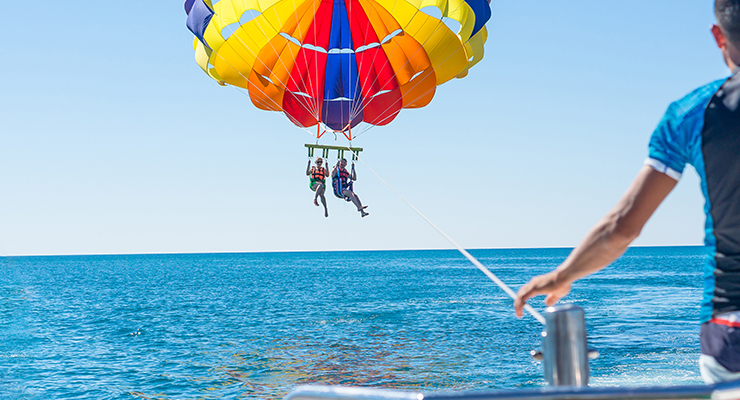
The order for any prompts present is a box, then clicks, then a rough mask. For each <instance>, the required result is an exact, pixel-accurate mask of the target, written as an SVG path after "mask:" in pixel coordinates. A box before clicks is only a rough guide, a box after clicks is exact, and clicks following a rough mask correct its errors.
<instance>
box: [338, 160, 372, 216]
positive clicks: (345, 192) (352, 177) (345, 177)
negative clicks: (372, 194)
mask: <svg viewBox="0 0 740 400" xmlns="http://www.w3.org/2000/svg"><path fill="white" fill-rule="evenodd" d="M356 180H357V174H356V173H355V164H354V163H353V164H352V173H349V172H347V160H346V159H344V158H343V159H341V160H339V161H337V165H335V166H334V168H333V169H332V171H331V183H332V187H333V188H334V195H335V196H337V197H339V198H340V199H344V200H346V201H351V202H352V203H354V205H355V206H356V207H357V211H359V212H360V215H361V216H363V217H366V216H368V215H370V213H368V212H365V209H366V208H367V206H363V205H362V202H360V198H359V197H358V196H357V195H356V194H355V192H354V191H353V190H352V182H353V181H356Z"/></svg>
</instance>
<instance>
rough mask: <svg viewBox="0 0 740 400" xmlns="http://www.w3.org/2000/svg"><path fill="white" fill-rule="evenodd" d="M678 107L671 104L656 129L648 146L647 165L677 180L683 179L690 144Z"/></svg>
mask: <svg viewBox="0 0 740 400" xmlns="http://www.w3.org/2000/svg"><path fill="white" fill-rule="evenodd" d="M677 108H678V105H677V104H676V103H673V104H671V105H670V106H669V107H668V110H667V111H666V113H665V115H664V116H663V119H662V120H661V121H660V123H659V124H658V127H657V128H655V131H654V132H653V134H652V136H651V137H650V144H649V145H648V158H647V159H646V160H645V164H646V165H649V166H651V167H652V168H653V169H655V170H656V171H658V172H662V173H664V174H666V175H668V176H670V177H671V178H673V179H675V180H679V179H681V175H682V174H683V170H684V168H686V164H687V163H689V161H690V159H689V157H687V149H688V147H689V143H690V140H691V139H690V137H689V132H686V129H682V128H685V127H682V125H683V124H682V123H681V122H682V120H681V119H680V117H679V115H678V113H677Z"/></svg>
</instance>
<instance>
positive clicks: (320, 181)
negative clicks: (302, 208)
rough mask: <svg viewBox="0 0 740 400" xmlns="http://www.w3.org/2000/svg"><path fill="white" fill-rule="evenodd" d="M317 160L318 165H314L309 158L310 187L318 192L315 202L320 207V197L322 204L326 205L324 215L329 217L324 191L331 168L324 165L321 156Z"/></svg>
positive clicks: (315, 195)
mask: <svg viewBox="0 0 740 400" xmlns="http://www.w3.org/2000/svg"><path fill="white" fill-rule="evenodd" d="M315 162H316V165H315V166H313V167H312V166H311V160H308V166H306V175H308V176H309V177H310V181H309V184H308V187H309V188H311V190H313V191H314V192H316V194H314V196H313V204H314V205H315V206H316V207H318V206H319V202H318V199H319V197H320V198H321V204H323V205H324V217H328V216H329V210H328V209H327V208H326V197H324V192H325V191H326V177H327V176H329V170H328V169H327V168H326V167H325V166H324V160H323V159H322V158H321V157H316V161H315Z"/></svg>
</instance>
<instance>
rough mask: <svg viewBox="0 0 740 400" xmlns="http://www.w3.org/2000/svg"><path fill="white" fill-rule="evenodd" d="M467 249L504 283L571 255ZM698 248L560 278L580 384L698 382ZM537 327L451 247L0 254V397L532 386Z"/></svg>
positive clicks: (663, 250) (633, 257)
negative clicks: (573, 318)
mask: <svg viewBox="0 0 740 400" xmlns="http://www.w3.org/2000/svg"><path fill="white" fill-rule="evenodd" d="M471 253H472V254H473V255H475V256H476V257H478V258H479V259H480V260H481V261H482V262H483V263H484V264H485V265H486V266H488V267H489V268H490V269H491V271H493V272H494V273H495V274H497V275H498V276H499V277H500V278H501V279H503V280H504V281H505V282H507V283H508V284H509V285H511V286H512V287H513V288H514V289H515V290H516V288H518V287H519V286H520V285H522V284H523V283H525V282H526V280H528V279H529V278H530V277H532V276H534V275H536V274H540V273H544V272H547V271H549V270H551V269H552V268H554V267H556V266H557V265H558V264H559V263H560V262H562V261H563V260H564V259H565V258H566V256H567V255H568V253H569V249H517V250H474V251H471ZM703 257H704V250H703V248H701V247H652V248H632V249H630V250H629V251H628V252H627V253H626V254H625V255H624V256H623V257H622V258H621V259H620V260H618V261H617V262H616V263H615V264H614V265H612V266H611V267H609V268H607V269H606V270H604V271H602V272H600V273H598V274H596V275H594V276H592V277H589V278H586V279H584V280H582V281H580V282H577V283H576V284H574V286H573V291H572V292H571V294H570V295H569V296H568V297H567V298H566V299H564V301H565V302H570V303H575V304H577V305H579V306H581V307H583V308H584V309H585V311H586V324H587V330H588V335H589V344H590V346H591V347H593V348H595V349H597V350H599V351H600V353H601V356H600V357H599V358H598V359H596V360H594V361H592V362H591V375H592V378H591V385H592V386H613V385H674V384H699V383H701V379H700V376H699V372H698V362H697V360H698V356H699V337H698V335H699V324H698V316H699V302H700V298H701V285H702V278H701V271H702V265H703ZM531 304H532V305H533V306H534V307H535V308H537V309H539V310H543V308H544V305H543V301H542V298H538V299H535V300H534V301H532V302H531ZM542 329H543V327H542V326H541V325H540V324H539V323H538V322H537V321H536V320H535V319H534V318H532V317H531V316H525V318H523V319H521V320H520V319H517V318H516V317H515V316H514V314H513V311H512V301H511V299H510V298H509V297H507V295H506V294H505V293H504V292H503V291H502V290H501V289H499V288H498V287H497V286H495V285H494V284H493V282H491V281H490V280H489V279H488V278H487V277H486V276H485V275H483V274H482V273H481V272H480V271H478V270H477V269H476V268H475V267H473V266H472V265H471V264H470V263H469V262H468V261H466V260H465V259H464V258H463V257H462V256H461V255H460V254H459V253H457V252H456V251H452V250H429V251H426V250H423V251H354V252H304V253H244V254H173V255H105V256H59V257H5V258H0V338H1V339H0V398H3V399H5V398H10V399H195V398H198V399H216V398H236V399H242V398H244V399H253V398H254V399H281V398H283V397H284V396H285V395H286V394H287V393H288V392H289V391H290V390H291V389H292V388H294V387H295V386H297V385H303V384H331V385H351V386H365V387H374V388H393V389H408V390H415V391H450V390H466V391H477V390H492V389H514V388H533V387H540V386H544V385H545V382H544V379H543V372H542V365H541V364H540V363H538V362H536V361H534V360H532V359H531V356H530V355H529V351H530V350H533V349H539V348H540V346H541V337H540V333H541V331H542Z"/></svg>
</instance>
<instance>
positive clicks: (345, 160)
mask: <svg viewBox="0 0 740 400" xmlns="http://www.w3.org/2000/svg"><path fill="white" fill-rule="evenodd" d="M346 166H347V159H346V158H343V159H341V160H339V167H340V168H344V167H346Z"/></svg>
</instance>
